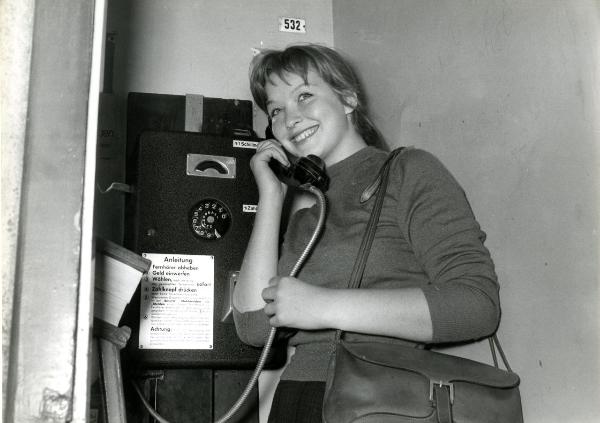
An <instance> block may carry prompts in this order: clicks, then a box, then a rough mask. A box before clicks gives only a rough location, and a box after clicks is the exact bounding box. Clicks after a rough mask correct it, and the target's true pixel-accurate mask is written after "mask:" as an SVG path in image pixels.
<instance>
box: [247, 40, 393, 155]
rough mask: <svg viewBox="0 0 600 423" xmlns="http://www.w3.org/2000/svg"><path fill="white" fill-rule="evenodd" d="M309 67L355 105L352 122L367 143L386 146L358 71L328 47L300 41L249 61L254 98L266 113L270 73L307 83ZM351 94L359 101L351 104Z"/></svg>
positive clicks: (342, 98) (339, 95)
mask: <svg viewBox="0 0 600 423" xmlns="http://www.w3.org/2000/svg"><path fill="white" fill-rule="evenodd" d="M309 70H312V71H314V72H316V73H317V74H318V75H319V76H320V77H321V78H322V79H323V80H324V81H325V82H326V83H327V84H328V85H329V86H330V87H331V89H332V90H333V91H334V92H335V93H336V94H337V95H338V97H339V99H340V101H341V102H342V103H343V104H344V105H347V106H351V107H353V108H354V111H353V112H352V114H351V119H352V123H353V125H354V127H355V128H356V130H357V131H358V133H359V134H360V135H361V136H362V137H363V139H364V140H365V142H366V143H367V144H370V145H376V146H378V147H381V148H384V147H385V141H384V139H383V137H382V136H381V133H380V132H379V131H378V130H377V128H376V127H375V125H374V124H373V123H372V122H371V119H370V118H369V116H368V113H367V106H366V103H367V102H366V98H365V94H364V92H363V90H362V88H361V84H360V81H359V79H358V76H357V75H356V72H355V71H354V69H353V68H352V66H351V65H350V64H349V63H348V61H347V60H346V59H344V58H343V57H342V56H341V55H340V54H339V53H338V52H337V51H335V50H333V49H331V48H329V47H325V46H321V45H317V44H299V45H292V46H289V47H287V48H286V49H285V50H264V51H262V52H261V53H259V54H258V55H257V56H255V57H254V59H253V60H252V62H251V64H250V91H251V92H252V96H253V97H254V101H255V102H256V104H257V105H258V107H260V108H261V109H262V110H263V111H264V112H265V113H267V100H268V98H267V93H266V89H265V86H266V85H267V83H269V82H272V81H271V80H270V78H271V74H273V73H274V74H275V75H277V76H278V77H279V78H280V79H282V80H284V81H285V73H293V74H295V75H298V76H300V77H302V78H303V79H304V81H305V82H308V81H307V75H308V71H309ZM351 95H356V99H357V103H356V104H349V103H348V100H347V99H348V97H349V96H351Z"/></svg>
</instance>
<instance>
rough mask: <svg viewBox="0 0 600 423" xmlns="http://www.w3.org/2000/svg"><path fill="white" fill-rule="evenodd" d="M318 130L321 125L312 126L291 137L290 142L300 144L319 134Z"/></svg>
mask: <svg viewBox="0 0 600 423" xmlns="http://www.w3.org/2000/svg"><path fill="white" fill-rule="evenodd" d="M318 129H319V125H314V126H311V127H310V128H307V129H305V130H303V131H301V132H300V133H298V134H296V135H293V136H292V137H290V141H291V142H293V143H295V144H298V143H300V142H302V141H304V140H306V139H308V138H310V137H312V136H313V135H314V134H315V132H317V130H318Z"/></svg>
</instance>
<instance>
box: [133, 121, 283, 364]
mask: <svg viewBox="0 0 600 423" xmlns="http://www.w3.org/2000/svg"><path fill="white" fill-rule="evenodd" d="M245 141H249V143H248V142H246V143H239V142H238V143H237V145H238V146H237V147H236V146H234V145H236V143H235V142H234V139H233V138H231V137H222V136H215V135H205V134H201V133H192V132H174V131H145V132H142V133H141V134H140V137H139V156H138V160H137V163H138V169H137V173H138V178H137V180H138V184H137V186H136V193H135V196H136V198H135V225H134V226H135V227H134V228H131V229H133V230H134V235H133V240H134V250H135V251H136V252H138V253H140V254H142V253H160V254H189V255H212V256H214V265H215V266H214V314H213V315H214V318H213V337H214V343H213V344H214V345H213V348H212V349H189V350H186V349H140V348H138V346H139V331H138V330H137V328H139V319H140V317H139V309H140V303H141V301H140V290H139V289H138V292H137V293H136V294H135V295H134V299H133V300H132V302H131V303H130V305H129V306H128V309H127V312H126V314H125V316H124V319H123V321H122V324H127V325H128V326H130V327H132V329H133V334H132V339H131V341H130V342H129V346H128V351H127V352H128V354H129V355H130V356H131V357H132V359H133V361H135V362H136V363H138V364H140V365H142V366H144V367H153V368H169V367H170V368H183V367H203V368H218V369H226V368H234V369H251V368H253V367H254V366H255V365H256V362H257V360H258V357H259V356H260V353H261V349H260V348H255V347H251V346H248V345H246V344H244V343H242V342H241V341H240V340H239V338H238V336H237V334H236V331H235V326H234V323H233V317H232V315H231V308H230V307H231V292H232V287H233V283H235V280H233V281H232V272H235V271H238V270H239V269H240V267H241V263H242V259H243V255H244V251H245V248H246V245H247V242H248V239H249V237H250V232H251V230H252V226H253V222H254V214H255V213H254V212H253V210H252V207H253V206H255V205H256V204H257V201H258V194H257V188H256V185H255V182H254V177H253V175H252V173H251V170H250V165H249V162H250V158H251V157H252V155H253V154H254V152H255V150H254V149H252V148H244V147H239V146H240V145H242V146H245V145H252V142H254V141H257V140H250V139H247V140H245ZM284 362H285V349H284V348H275V349H274V350H273V352H272V353H271V357H270V359H269V360H268V364H267V368H275V367H279V366H281V365H283V363H284Z"/></svg>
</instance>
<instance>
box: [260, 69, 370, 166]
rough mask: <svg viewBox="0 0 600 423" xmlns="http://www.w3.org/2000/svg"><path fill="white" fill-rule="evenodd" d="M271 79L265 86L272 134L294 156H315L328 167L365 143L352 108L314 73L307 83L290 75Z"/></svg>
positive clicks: (311, 73)
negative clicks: (355, 124) (354, 124)
mask: <svg viewBox="0 0 600 423" xmlns="http://www.w3.org/2000/svg"><path fill="white" fill-rule="evenodd" d="M283 78H284V79H285V80H282V79H281V78H279V77H278V76H277V75H275V74H273V75H272V77H271V82H272V83H267V85H266V87H265V88H266V93H267V99H268V100H267V112H268V114H269V117H270V119H271V122H272V130H273V135H274V136H275V138H277V140H278V141H279V142H280V143H281V144H282V145H283V147H284V148H285V149H286V150H288V151H289V152H290V153H292V154H294V155H296V156H307V155H308V154H315V155H317V156H319V157H321V158H322V159H323V160H324V161H325V164H327V165H331V164H333V163H337V162H338V161H340V160H342V159H344V158H345V157H348V156H349V155H351V154H353V153H354V152H356V151H358V150H359V149H360V148H362V147H363V146H364V145H365V144H364V141H363V140H362V138H361V137H360V136H358V134H357V132H356V131H355V130H354V126H353V125H352V122H351V119H350V113H351V112H352V111H353V108H352V107H351V106H348V105H345V104H343V103H342V101H341V100H340V98H339V97H338V95H337V94H336V93H335V92H334V91H333V90H332V89H331V87H330V86H329V85H328V84H327V83H326V82H325V81H323V79H322V78H321V77H320V76H319V75H318V74H317V73H316V72H314V71H312V70H309V71H308V74H307V83H305V82H304V79H303V78H302V77H301V76H299V75H296V74H293V73H286V74H284V75H283Z"/></svg>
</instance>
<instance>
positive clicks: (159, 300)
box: [139, 253, 215, 350]
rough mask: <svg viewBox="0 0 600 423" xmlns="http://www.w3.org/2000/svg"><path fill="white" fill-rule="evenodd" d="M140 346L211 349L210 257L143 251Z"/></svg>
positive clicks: (213, 269)
mask: <svg viewBox="0 0 600 423" xmlns="http://www.w3.org/2000/svg"><path fill="white" fill-rule="evenodd" d="M142 255H143V256H144V257H145V258H147V259H149V260H151V261H152V266H151V267H150V270H148V272H147V274H146V275H144V277H143V278H142V286H141V289H142V298H141V300H142V301H141V307H140V343H139V348H140V349H186V350H194V349H197V350H212V349H213V308H214V300H215V294H214V275H215V264H214V261H215V260H214V257H213V256H208V255H185V254H158V253H144V254H142Z"/></svg>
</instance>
